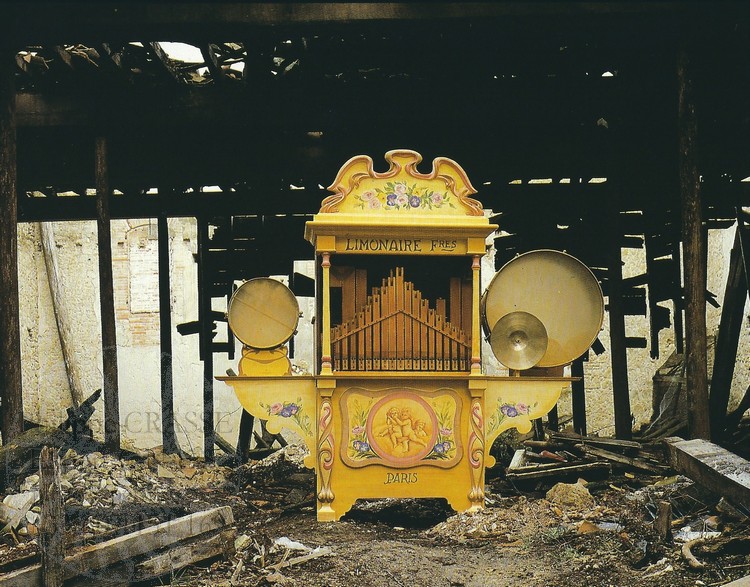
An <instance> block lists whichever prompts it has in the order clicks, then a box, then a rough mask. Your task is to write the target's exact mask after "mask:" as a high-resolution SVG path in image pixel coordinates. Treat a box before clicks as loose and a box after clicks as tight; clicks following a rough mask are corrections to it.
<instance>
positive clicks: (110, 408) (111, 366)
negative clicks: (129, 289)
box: [95, 137, 120, 450]
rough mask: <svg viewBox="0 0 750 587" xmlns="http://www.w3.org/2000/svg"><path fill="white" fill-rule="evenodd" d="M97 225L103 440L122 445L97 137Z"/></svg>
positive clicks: (103, 167)
mask: <svg viewBox="0 0 750 587" xmlns="http://www.w3.org/2000/svg"><path fill="white" fill-rule="evenodd" d="M95 173H96V213H97V214H96V216H97V218H96V227H97V234H98V240H99V302H100V305H101V321H102V376H103V379H104V382H103V386H102V388H103V390H104V443H105V444H106V445H107V447H108V448H109V449H110V450H118V449H119V448H120V400H119V384H118V381H117V329H116V324H115V321H116V318H115V294H114V278H113V275H112V231H111V226H110V218H109V198H110V195H111V189H110V185H109V166H108V163H107V140H106V139H105V138H104V137H97V139H96V149H95Z"/></svg>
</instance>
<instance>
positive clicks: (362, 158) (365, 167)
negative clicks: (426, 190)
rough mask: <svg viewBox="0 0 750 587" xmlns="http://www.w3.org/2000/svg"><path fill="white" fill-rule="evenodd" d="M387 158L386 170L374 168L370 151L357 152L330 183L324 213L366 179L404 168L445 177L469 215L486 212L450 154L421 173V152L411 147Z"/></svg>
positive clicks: (334, 209) (335, 208) (425, 177)
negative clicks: (426, 171) (429, 169)
mask: <svg viewBox="0 0 750 587" xmlns="http://www.w3.org/2000/svg"><path fill="white" fill-rule="evenodd" d="M385 160H386V161H387V162H388V163H389V165H390V166H389V168H388V170H387V171H385V172H383V173H379V172H377V171H375V169H374V167H373V160H372V157H370V156H369V155H357V156H355V157H352V158H351V159H349V160H348V161H347V162H346V163H344V165H343V166H342V167H341V169H339V172H338V174H337V175H336V179H335V180H334V181H333V183H332V184H331V185H330V186H329V187H328V190H329V191H332V192H333V195H330V196H328V197H327V198H325V199H324V200H323V202H322V203H321V207H320V212H322V213H332V212H338V211H339V204H341V202H343V201H344V198H346V196H347V195H348V194H349V193H351V192H352V190H354V189H356V188H357V186H359V184H360V183H361V182H362V180H363V179H366V178H373V179H389V178H391V177H395V176H396V175H398V174H399V172H400V171H401V170H402V169H403V170H404V171H406V173H407V174H409V175H410V176H411V177H413V178H415V179H422V180H433V179H440V180H442V181H443V182H444V183H445V185H446V187H447V188H448V190H449V191H451V192H452V193H454V194H455V195H456V197H457V198H458V201H459V202H460V203H461V204H462V205H463V206H465V207H466V208H467V216H484V211H483V209H482V204H481V202H479V201H478V200H475V199H474V198H471V197H469V196H471V195H472V194H476V193H477V191H476V190H475V189H474V186H472V185H471V182H470V181H469V178H468V176H467V175H466V172H465V171H464V170H463V168H462V167H461V166H460V165H459V164H458V163H456V162H455V161H453V160H452V159H448V158H447V157H436V158H435V159H434V160H433V161H432V171H431V172H430V173H426V174H425V173H420V172H419V171H417V165H418V164H419V163H420V162H421V161H422V155H420V154H419V153H417V152H416V151H412V150H410V149H394V150H392V151H388V152H387V153H386V154H385Z"/></svg>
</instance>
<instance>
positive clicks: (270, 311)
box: [227, 277, 299, 349]
mask: <svg viewBox="0 0 750 587" xmlns="http://www.w3.org/2000/svg"><path fill="white" fill-rule="evenodd" d="M227 319H228V320H229V327H230V328H231V329H232V332H234V335H235V336H236V337H237V338H238V339H239V340H240V342H242V343H243V344H245V345H246V346H249V347H251V348H254V349H272V348H274V347H277V346H281V345H282V344H284V343H285V342H286V341H287V340H289V339H290V338H291V337H292V335H294V332H295V331H296V330H297V322H298V321H299V304H298V303H297V298H296V297H294V294H293V293H292V291H291V290H290V289H289V288H288V287H287V286H286V285H284V284H283V283H281V282H280V281H278V280H276V279H271V278H269V277H258V278H255V279H250V280H249V281H246V282H245V283H243V284H242V285H241V286H240V287H239V288H237V291H235V292H234V295H233V296H232V299H231V300H229V310H228V311H227Z"/></svg>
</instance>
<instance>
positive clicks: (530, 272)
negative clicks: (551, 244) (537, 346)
mask: <svg viewBox="0 0 750 587" xmlns="http://www.w3.org/2000/svg"><path fill="white" fill-rule="evenodd" d="M512 312H528V313H529V314H533V315H534V316H536V317H537V318H538V319H539V320H541V322H542V324H544V327H545V328H546V329H547V337H548V339H549V340H548V345H547V351H546V352H545V354H544V356H543V357H542V358H541V359H540V360H539V362H538V363H537V365H536V366H538V367H555V366H558V365H565V364H567V363H570V362H571V361H572V360H573V359H576V358H577V357H579V356H581V355H582V354H583V353H584V352H585V351H586V349H588V348H589V347H590V346H591V343H593V342H594V340H596V337H597V335H598V333H599V329H600V328H601V326H602V320H603V319H604V298H603V297H602V290H601V288H600V287H599V282H598V281H597V280H596V277H594V274H593V273H591V270H590V269H589V268H588V267H586V265H584V264H583V263H581V262H580V261H579V260H578V259H576V258H575V257H571V256H570V255H568V254H567V253H563V252H560V251H553V250H546V249H545V250H539V251H531V252H529V253H524V254H522V255H518V256H517V257H515V258H514V259H512V260H510V261H509V262H508V263H506V264H505V265H504V266H503V267H502V268H501V269H500V270H499V271H498V272H497V273H496V274H495V276H494V277H493V278H492V281H491V282H490V285H489V287H488V288H487V290H486V291H485V292H484V295H483V296H482V318H483V322H484V326H485V329H487V330H489V328H490V327H491V326H492V325H494V324H495V323H496V322H497V321H498V320H499V319H500V318H502V317H503V316H505V315H506V314H510V313H512Z"/></svg>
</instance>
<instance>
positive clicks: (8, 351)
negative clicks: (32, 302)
mask: <svg viewBox="0 0 750 587" xmlns="http://www.w3.org/2000/svg"><path fill="white" fill-rule="evenodd" d="M15 69H16V62H15V55H14V52H13V51H11V50H9V49H8V48H7V47H4V46H3V47H0V299H2V301H3V308H2V311H0V395H1V397H2V437H3V444H6V443H8V442H10V441H11V440H12V439H13V438H14V437H16V436H18V435H19V434H21V433H22V432H23V391H22V385H21V337H20V321H19V300H18V243H17V238H18V224H17V220H16V219H17V217H18V198H17V196H16V194H17V185H16V180H17V175H16V173H17V172H16V169H17V168H16V99H15V98H16V89H15V83H14V74H15Z"/></svg>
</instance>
